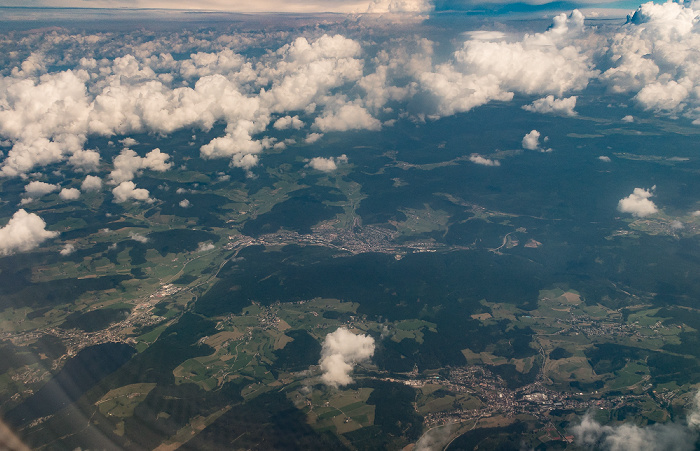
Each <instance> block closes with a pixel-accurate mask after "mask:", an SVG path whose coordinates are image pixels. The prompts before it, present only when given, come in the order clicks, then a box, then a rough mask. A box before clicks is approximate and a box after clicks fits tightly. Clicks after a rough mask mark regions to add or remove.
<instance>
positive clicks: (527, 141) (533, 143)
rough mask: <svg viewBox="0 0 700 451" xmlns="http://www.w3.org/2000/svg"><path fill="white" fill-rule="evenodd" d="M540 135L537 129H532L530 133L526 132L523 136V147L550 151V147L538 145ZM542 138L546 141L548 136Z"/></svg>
mask: <svg viewBox="0 0 700 451" xmlns="http://www.w3.org/2000/svg"><path fill="white" fill-rule="evenodd" d="M540 136H541V134H540V132H538V131H537V130H532V131H531V132H530V133H527V134H526V135H525V136H523V141H522V146H523V149H527V150H537V151H539V152H551V151H552V149H545V148H543V147H540ZM542 140H543V141H544V142H547V141H548V140H549V138H548V137H546V136H545V137H544V138H543V139H542Z"/></svg>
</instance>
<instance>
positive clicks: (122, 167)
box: [109, 148, 172, 185]
mask: <svg viewBox="0 0 700 451" xmlns="http://www.w3.org/2000/svg"><path fill="white" fill-rule="evenodd" d="M168 159H170V155H168V154H166V153H163V152H161V151H160V149H153V150H152V151H150V152H148V153H147V154H146V156H145V157H140V156H139V155H138V154H137V153H136V152H134V151H133V150H131V149H128V148H127V149H123V150H122V151H121V153H120V154H119V155H117V156H116V157H114V170H113V171H112V172H110V173H109V181H110V183H112V184H114V185H118V184H120V183H122V182H126V181H129V180H133V178H134V177H135V176H136V175H137V174H138V172H139V171H141V170H143V169H150V170H152V171H158V172H164V171H167V170H168V169H170V167H171V166H172V163H168Z"/></svg>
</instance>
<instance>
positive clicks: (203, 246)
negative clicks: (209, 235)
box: [195, 241, 216, 252]
mask: <svg viewBox="0 0 700 451" xmlns="http://www.w3.org/2000/svg"><path fill="white" fill-rule="evenodd" d="M212 249H216V246H214V243H208V242H206V241H202V242H201V243H199V245H198V246H197V250H196V251H195V252H206V251H210V250H212Z"/></svg>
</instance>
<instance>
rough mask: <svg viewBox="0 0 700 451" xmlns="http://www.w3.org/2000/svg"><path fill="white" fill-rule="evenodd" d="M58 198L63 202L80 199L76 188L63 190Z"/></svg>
mask: <svg viewBox="0 0 700 451" xmlns="http://www.w3.org/2000/svg"><path fill="white" fill-rule="evenodd" d="M58 197H60V198H61V199H63V200H75V199H78V198H79V197H80V190H79V189H77V188H63V189H62V190H61V192H60V193H58Z"/></svg>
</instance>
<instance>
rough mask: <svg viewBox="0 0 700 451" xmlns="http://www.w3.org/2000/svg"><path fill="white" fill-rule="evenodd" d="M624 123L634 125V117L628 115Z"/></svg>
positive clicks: (623, 119) (624, 118)
mask: <svg viewBox="0 0 700 451" xmlns="http://www.w3.org/2000/svg"><path fill="white" fill-rule="evenodd" d="M622 122H628V123H632V122H634V116H631V115H629V114H628V115H627V116H625V117H623V118H622Z"/></svg>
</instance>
